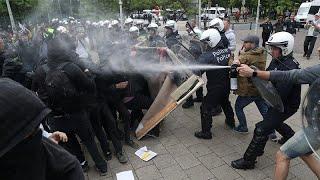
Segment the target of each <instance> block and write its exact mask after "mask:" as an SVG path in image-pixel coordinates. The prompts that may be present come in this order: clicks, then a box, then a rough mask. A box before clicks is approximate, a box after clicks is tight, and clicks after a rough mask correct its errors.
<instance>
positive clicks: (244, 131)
mask: <svg viewBox="0 0 320 180" xmlns="http://www.w3.org/2000/svg"><path fill="white" fill-rule="evenodd" d="M233 130H234V131H235V132H237V133H240V134H248V133H249V131H248V128H245V127H242V126H238V127H235V128H233Z"/></svg>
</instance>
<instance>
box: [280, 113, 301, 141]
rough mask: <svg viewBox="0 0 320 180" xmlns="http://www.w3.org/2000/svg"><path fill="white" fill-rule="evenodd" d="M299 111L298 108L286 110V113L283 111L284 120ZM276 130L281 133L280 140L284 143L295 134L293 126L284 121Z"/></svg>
mask: <svg viewBox="0 0 320 180" xmlns="http://www.w3.org/2000/svg"><path fill="white" fill-rule="evenodd" d="M296 112H297V111H296V110H294V109H293V110H285V112H284V113H282V116H283V118H282V119H283V121H285V120H287V119H288V118H289V117H291V116H292V115H294V114H295V113H296ZM276 130H277V131H278V132H279V133H280V134H281V136H282V138H281V139H280V140H278V143H279V144H284V143H285V142H286V141H287V140H288V139H290V138H291V137H292V136H293V135H294V133H295V132H294V131H293V130H292V128H291V127H290V126H289V125H288V124H286V123H284V122H282V123H280V124H279V126H278V127H277V128H276Z"/></svg>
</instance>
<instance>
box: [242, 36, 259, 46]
mask: <svg viewBox="0 0 320 180" xmlns="http://www.w3.org/2000/svg"><path fill="white" fill-rule="evenodd" d="M241 41H244V42H251V43H254V44H255V45H256V46H259V41H260V40H259V37H258V36H253V35H248V36H246V37H245V38H242V39H241Z"/></svg>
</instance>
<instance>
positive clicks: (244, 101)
mask: <svg viewBox="0 0 320 180" xmlns="http://www.w3.org/2000/svg"><path fill="white" fill-rule="evenodd" d="M252 102H254V103H256V106H257V107H258V109H259V111H260V114H261V115H262V117H263V119H264V117H265V115H266V113H267V111H268V105H267V104H266V102H265V101H264V100H263V99H262V98H261V97H259V96H238V97H237V100H236V103H235V111H236V115H237V117H238V120H239V126H240V127H243V128H247V120H246V115H245V114H244V112H243V108H245V107H246V106H248V105H249V104H251V103H252Z"/></svg>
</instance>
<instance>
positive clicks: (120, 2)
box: [119, 0, 123, 30]
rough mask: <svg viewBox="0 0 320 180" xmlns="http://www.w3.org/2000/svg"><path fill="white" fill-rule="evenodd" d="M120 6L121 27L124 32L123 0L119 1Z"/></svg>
mask: <svg viewBox="0 0 320 180" xmlns="http://www.w3.org/2000/svg"><path fill="white" fill-rule="evenodd" d="M119 6H120V26H121V30H123V22H122V20H123V13H122V0H119Z"/></svg>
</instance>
